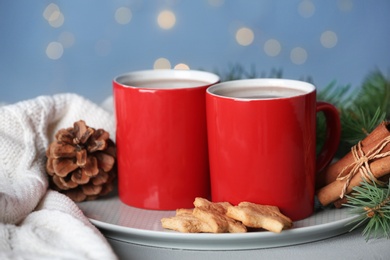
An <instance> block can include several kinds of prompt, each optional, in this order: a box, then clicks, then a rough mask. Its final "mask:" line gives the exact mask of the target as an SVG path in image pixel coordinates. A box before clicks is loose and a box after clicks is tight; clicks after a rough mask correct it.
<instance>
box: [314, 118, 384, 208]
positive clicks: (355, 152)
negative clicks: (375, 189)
mask: <svg viewBox="0 0 390 260" xmlns="http://www.w3.org/2000/svg"><path fill="white" fill-rule="evenodd" d="M358 173H359V174H358ZM389 178H390V122H388V121H384V122H382V123H381V124H379V125H378V126H377V127H376V128H375V129H374V130H373V131H372V132H371V133H370V134H369V135H368V136H366V137H365V138H364V139H363V140H361V141H360V142H359V143H358V144H357V145H355V146H353V147H352V148H351V151H350V152H349V153H348V154H346V155H345V156H344V157H342V158H341V159H340V160H338V161H336V162H335V163H333V164H331V165H329V166H328V167H327V168H326V169H325V170H324V171H323V172H321V173H320V174H319V175H318V176H317V180H316V196H317V199H318V201H319V202H320V204H321V205H322V206H327V205H329V204H330V203H334V205H335V206H336V207H338V206H341V205H342V204H343V203H345V200H346V197H345V195H346V194H349V193H350V192H351V191H352V190H353V187H355V186H360V185H361V182H362V181H363V180H366V181H369V182H372V181H374V182H376V183H377V184H378V185H383V184H384V182H382V181H385V182H386V183H387V182H388V181H389Z"/></svg>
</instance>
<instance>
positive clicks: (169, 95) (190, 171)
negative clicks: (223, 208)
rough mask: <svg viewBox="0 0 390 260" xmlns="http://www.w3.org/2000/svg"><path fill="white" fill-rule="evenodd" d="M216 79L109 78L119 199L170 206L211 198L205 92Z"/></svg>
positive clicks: (153, 74)
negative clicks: (111, 83) (113, 107)
mask: <svg viewBox="0 0 390 260" xmlns="http://www.w3.org/2000/svg"><path fill="white" fill-rule="evenodd" d="M218 81H219V77H218V76H217V75H215V74H212V73H209V72H203V71H195V70H147V71H135V72H130V73H127V74H124V75H121V76H118V77H116V78H115V79H114V80H113V90H114V103H115V115H116V145H117V165H118V193H119V198H120V200H121V201H122V202H124V203H125V204H127V205H130V206H134V207H138V208H143V209H155V210H172V209H177V208H182V207H183V208H184V207H187V208H189V207H193V201H194V199H195V197H197V196H201V197H209V196H210V182H209V164H208V151H207V130H206V108H205V92H206V89H207V87H209V86H210V85H212V84H214V83H216V82H218Z"/></svg>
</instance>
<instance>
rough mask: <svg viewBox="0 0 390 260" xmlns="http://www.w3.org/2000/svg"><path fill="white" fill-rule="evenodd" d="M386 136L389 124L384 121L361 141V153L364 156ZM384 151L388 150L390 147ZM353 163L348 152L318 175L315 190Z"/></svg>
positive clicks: (331, 180)
mask: <svg viewBox="0 0 390 260" xmlns="http://www.w3.org/2000/svg"><path fill="white" fill-rule="evenodd" d="M387 136H390V122H386V121H384V122H382V123H381V124H379V125H378V126H377V127H376V128H375V129H374V130H373V131H372V132H371V133H370V134H369V135H368V136H367V137H365V138H364V139H363V140H362V141H361V147H362V150H363V152H364V153H365V154H366V153H367V152H369V151H370V150H371V149H373V148H374V147H375V146H376V145H377V143H378V142H380V141H381V140H383V139H384V138H386V137H387ZM386 149H390V146H389V147H387V148H386ZM354 161H355V158H354V157H353V154H352V153H351V152H349V153H348V154H346V155H345V156H344V157H343V158H341V159H340V160H338V161H337V162H335V163H333V164H331V165H329V166H328V167H327V168H326V169H325V170H324V171H323V172H321V173H319V174H318V176H317V179H316V187H317V189H318V188H321V187H324V186H325V185H328V184H330V183H332V182H333V181H335V180H336V179H337V177H338V175H339V174H340V172H341V171H342V170H343V168H344V167H346V166H347V165H352V164H353V162H354ZM351 167H352V166H351ZM345 171H346V172H348V171H350V169H346V170H345Z"/></svg>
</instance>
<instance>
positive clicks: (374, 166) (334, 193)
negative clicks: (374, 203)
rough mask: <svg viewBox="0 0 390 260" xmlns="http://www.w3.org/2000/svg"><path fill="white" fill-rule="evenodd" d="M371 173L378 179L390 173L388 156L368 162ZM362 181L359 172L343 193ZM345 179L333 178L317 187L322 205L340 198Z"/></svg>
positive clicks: (389, 148) (389, 157)
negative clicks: (330, 181)
mask: <svg viewBox="0 0 390 260" xmlns="http://www.w3.org/2000/svg"><path fill="white" fill-rule="evenodd" d="M388 146H389V147H388V150H387V151H389V150H390V145H388ZM370 169H371V173H372V174H373V175H374V177H375V178H376V179H380V178H381V177H383V176H385V175H387V174H389V173H390V156H387V157H383V158H381V159H377V160H375V161H373V162H371V163H370ZM362 181H363V176H362V175H361V174H360V173H357V174H355V175H354V176H353V178H352V179H351V180H350V183H349V185H348V187H347V189H346V192H345V194H348V193H350V192H351V191H352V188H353V187H355V186H358V185H360V183H361V182H362ZM346 182H347V180H346V179H344V180H337V179H336V180H335V181H333V182H332V183H330V184H328V185H326V186H325V187H323V188H321V189H319V190H318V191H317V198H318V200H319V201H320V203H321V204H322V206H327V205H329V204H330V203H332V202H334V201H336V200H338V199H340V194H341V192H342V190H343V187H344V185H345V183H346Z"/></svg>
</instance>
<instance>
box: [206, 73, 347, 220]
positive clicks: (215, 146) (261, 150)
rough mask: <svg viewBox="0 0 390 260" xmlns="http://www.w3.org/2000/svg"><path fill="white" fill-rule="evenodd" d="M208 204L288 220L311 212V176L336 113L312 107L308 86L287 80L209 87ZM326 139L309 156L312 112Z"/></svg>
mask: <svg viewBox="0 0 390 260" xmlns="http://www.w3.org/2000/svg"><path fill="white" fill-rule="evenodd" d="M206 108H207V109H206V111H207V128H208V142H209V159H210V179H211V198H212V200H213V201H228V202H230V203H232V204H238V203H239V202H242V201H249V202H254V203H259V204H263V205H274V206H277V207H279V209H280V210H281V212H282V213H283V214H285V215H287V216H288V217H290V218H291V219H292V220H294V221H295V220H300V219H304V218H306V217H308V216H310V215H311V214H312V213H313V211H314V195H315V177H316V173H317V172H319V171H320V170H321V169H323V168H324V167H326V166H327V165H328V164H329V163H330V161H331V160H332V158H333V156H334V154H335V152H336V150H337V148H338V145H339V140H340V131H341V129H340V118H339V113H338V110H337V109H336V108H335V107H334V106H333V105H331V104H329V103H325V102H316V88H315V86H314V85H312V84H310V83H307V82H302V81H296V80H287V79H247V80H235V81H228V82H223V83H219V84H216V85H214V86H211V87H210V88H208V89H207V93H206ZM317 112H323V113H324V115H325V118H326V122H327V139H326V141H325V144H324V146H323V149H322V151H321V152H320V154H319V155H318V156H316V113H317Z"/></svg>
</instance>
